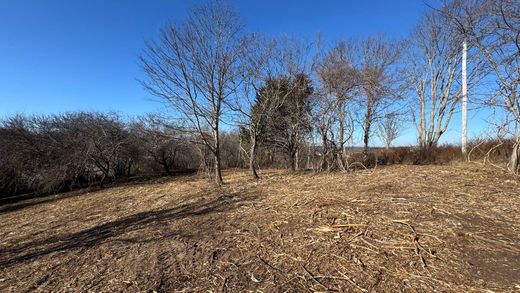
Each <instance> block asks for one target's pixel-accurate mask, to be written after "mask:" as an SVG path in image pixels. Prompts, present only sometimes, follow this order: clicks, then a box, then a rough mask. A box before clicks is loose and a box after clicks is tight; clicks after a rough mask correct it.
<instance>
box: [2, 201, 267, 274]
mask: <svg viewBox="0 0 520 293" xmlns="http://www.w3.org/2000/svg"><path fill="white" fill-rule="evenodd" d="M194 196H195V197H197V196H199V197H200V196H201V194H198V195H194ZM258 198H259V194H257V193H241V194H224V195H221V196H219V197H218V198H216V199H212V200H209V201H206V200H200V201H197V202H195V203H188V204H182V205H179V206H177V207H174V208H168V209H160V210H150V211H146V212H142V213H137V214H134V215H131V216H127V217H123V218H120V219H118V220H115V221H111V222H107V223H104V224H100V225H98V226H95V227H92V228H89V229H85V230H82V231H79V232H76V233H71V234H61V235H56V236H52V237H49V238H47V239H43V240H35V241H30V242H27V243H24V244H22V245H18V246H15V247H11V248H5V247H4V248H2V250H1V252H0V267H2V268H7V267H11V266H14V265H16V264H18V263H21V262H25V261H32V260H34V259H37V258H40V257H43V256H46V255H49V254H52V253H54V252H65V251H70V250H74V249H77V248H88V247H93V246H96V245H99V244H101V243H105V242H107V241H110V240H113V239H114V238H115V237H117V236H120V235H123V234H126V233H129V232H132V231H139V230H143V229H146V228H149V227H152V226H155V225H160V224H163V223H171V221H174V220H180V219H184V218H190V217H191V218H196V217H199V216H205V215H210V214H218V213H224V212H227V211H230V210H232V209H236V208H238V207H240V206H243V205H244V204H247V203H249V202H252V201H255V200H257V199H258ZM202 232H203V231H199V232H198V233H202ZM174 234H177V235H179V236H183V237H190V234H187V233H185V232H182V231H175V232H174ZM172 236H175V235H171V233H170V235H168V237H172ZM116 240H124V239H116ZM127 240H128V239H127ZM132 240H133V241H134V242H135V241H138V240H135V239H132ZM123 242H126V241H123Z"/></svg>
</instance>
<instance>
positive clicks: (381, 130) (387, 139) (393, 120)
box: [377, 113, 402, 149]
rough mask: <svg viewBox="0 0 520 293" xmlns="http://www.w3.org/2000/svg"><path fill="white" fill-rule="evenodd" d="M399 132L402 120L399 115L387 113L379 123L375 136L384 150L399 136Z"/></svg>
mask: <svg viewBox="0 0 520 293" xmlns="http://www.w3.org/2000/svg"><path fill="white" fill-rule="evenodd" d="M401 132H402V120H401V119H400V116H399V114H397V113H389V114H387V115H385V116H384V117H383V118H382V119H381V121H379V125H378V128H377V136H378V137H379V139H380V140H381V141H382V142H383V143H384V145H385V148H386V149H389V148H390V146H391V145H392V142H394V140H396V139H397V138H398V137H399V136H400V135H401Z"/></svg>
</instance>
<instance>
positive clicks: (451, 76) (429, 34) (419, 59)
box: [407, 11, 461, 147]
mask: <svg viewBox="0 0 520 293" xmlns="http://www.w3.org/2000/svg"><path fill="white" fill-rule="evenodd" d="M457 36H458V33H457V31H456V30H454V29H453V28H451V26H450V25H449V22H448V20H447V19H446V18H445V17H443V15H442V14H440V13H439V12H437V11H432V12H429V13H427V14H426V15H425V16H424V17H423V19H422V21H421V23H420V24H419V25H418V26H417V27H416V29H415V31H414V32H413V35H412V37H411V39H412V48H411V54H410V56H409V64H408V67H407V77H408V79H409V82H410V85H411V86H412V87H413V92H414V95H413V98H412V103H413V106H412V107H413V109H416V110H413V111H412V113H413V122H414V124H415V126H416V128H417V131H418V134H419V135H418V142H419V146H421V147H433V146H436V145H437V143H438V141H439V139H440V138H441V136H442V134H443V133H445V132H446V130H447V128H448V126H449V124H450V121H451V118H452V117H453V114H454V112H455V110H456V108H457V106H458V103H459V101H460V98H461V94H460V90H461V89H460V83H458V82H457V80H458V79H459V78H460V76H461V75H460V74H461V72H460V62H461V57H460V54H459V51H460V48H461V42H460V38H458V37H457Z"/></svg>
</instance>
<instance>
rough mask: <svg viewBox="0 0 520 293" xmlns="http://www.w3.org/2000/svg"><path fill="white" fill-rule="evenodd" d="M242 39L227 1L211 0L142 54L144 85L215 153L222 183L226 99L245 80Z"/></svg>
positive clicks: (164, 31) (216, 171)
mask: <svg viewBox="0 0 520 293" xmlns="http://www.w3.org/2000/svg"><path fill="white" fill-rule="evenodd" d="M244 44H245V39H244V38H243V34H242V26H241V25H240V23H239V20H238V16H237V14H236V13H235V11H234V10H233V9H232V8H231V7H230V6H229V5H228V4H227V3H226V2H211V3H209V4H207V5H203V6H196V7H194V8H193V9H192V11H191V13H190V15H189V17H188V19H187V20H186V22H185V23H183V24H181V25H171V26H169V27H166V28H164V29H162V30H161V33H160V37H159V40H158V41H156V42H149V43H148V44H147V50H146V52H145V53H144V54H143V56H141V58H140V60H141V64H142V68H143V70H144V72H145V73H146V75H147V79H146V80H144V81H143V82H142V83H143V85H144V87H145V88H146V89H147V90H148V91H150V92H151V93H152V94H154V95H156V96H158V97H160V98H162V99H164V100H165V101H166V102H168V103H169V104H170V105H171V106H172V108H173V110H174V113H175V114H177V115H178V116H179V118H182V119H184V120H185V121H186V122H187V125H189V126H190V127H189V128H190V131H193V132H196V133H198V135H199V137H200V140H201V141H202V143H203V144H204V146H205V147H206V148H207V149H208V150H209V151H210V152H211V154H212V155H213V164H214V175H215V176H214V180H215V182H216V183H217V184H221V183H222V175H221V158H220V125H221V121H222V119H223V115H224V110H225V106H226V101H228V100H230V99H231V98H232V96H233V95H235V94H236V92H237V88H238V87H239V85H240V84H241V80H242V76H241V71H240V60H241V58H242V55H243V53H244V51H245V50H244V47H245V45H244Z"/></svg>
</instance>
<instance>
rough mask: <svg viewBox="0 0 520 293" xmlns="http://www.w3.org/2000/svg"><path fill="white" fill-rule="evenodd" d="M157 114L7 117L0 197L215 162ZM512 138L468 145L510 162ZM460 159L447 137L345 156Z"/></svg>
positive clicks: (312, 154) (318, 160) (233, 136)
mask: <svg viewBox="0 0 520 293" xmlns="http://www.w3.org/2000/svg"><path fill="white" fill-rule="evenodd" d="M154 121H156V119H146V118H142V119H135V120H133V121H130V122H129V121H124V120H123V119H122V118H121V117H119V116H118V115H116V114H103V113H89V112H78V113H67V114H59V115H51V116H20V115H18V116H13V117H10V118H7V119H5V120H3V121H2V122H1V123H0V154H1V156H0V198H5V197H10V196H14V195H19V194H49V193H57V192H62V191H68V190H71V189H75V188H80V187H86V186H92V185H100V184H101V185H102V184H105V183H110V182H113V181H115V180H118V179H122V178H128V177H134V176H150V175H152V176H162V175H170V174H173V173H175V172H178V171H182V170H200V171H204V170H208V169H210V166H212V164H213V162H211V155H210V154H209V152H208V151H207V150H206V149H205V148H204V147H203V146H202V144H198V143H197V141H195V140H193V138H192V137H191V136H190V135H189V134H182V133H180V132H181V130H180V128H175V127H165V126H164V125H166V124H165V123H162V122H161V123H154ZM179 133H180V134H179ZM221 139H222V145H221V148H222V160H223V162H222V164H223V166H224V168H245V167H247V166H248V162H247V160H248V157H247V156H246V155H245V154H244V152H243V151H242V150H241V149H242V147H243V146H241V142H240V135H239V134H237V133H224V134H222V138H221ZM512 144H513V142H512V141H504V142H502V143H500V142H497V141H493V140H489V141H475V142H473V143H472V145H471V146H470V148H469V149H470V150H472V151H471V152H470V154H469V155H470V159H472V160H481V159H483V158H487V159H488V160H492V161H493V162H500V163H503V162H507V160H508V158H509V156H510V150H511V147H512ZM294 159H295V158H291V157H290V154H289V153H287V152H286V151H284V149H283V148H280V147H277V146H276V145H269V144H267V143H266V144H263V145H261V146H260V147H259V152H258V161H257V162H258V167H260V168H288V169H291V168H292V167H293V166H294V165H293V164H294ZM461 159H463V158H462V155H461V152H460V147H458V146H452V145H443V146H439V147H433V148H428V149H421V148H418V147H395V148H390V149H370V151H369V152H368V153H364V152H362V151H361V150H356V149H350V150H348V151H347V154H346V155H344V156H342V159H341V160H342V162H343V164H344V166H350V167H347V169H346V170H347V171H350V170H355V169H359V168H373V167H375V166H378V165H379V166H381V165H392V164H445V163H448V162H451V161H453V160H461ZM296 160H297V165H299V166H300V169H308V170H323V169H320V168H319V166H322V165H323V157H322V153H321V152H320V147H319V146H310V145H306V146H301V147H300V151H299V154H298V156H297V157H296ZM338 169H339V168H333V169H331V170H338ZM344 170H345V169H344Z"/></svg>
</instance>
